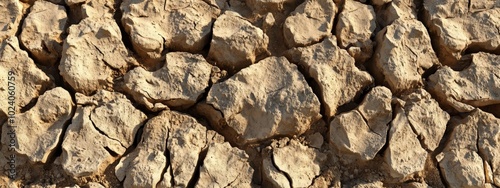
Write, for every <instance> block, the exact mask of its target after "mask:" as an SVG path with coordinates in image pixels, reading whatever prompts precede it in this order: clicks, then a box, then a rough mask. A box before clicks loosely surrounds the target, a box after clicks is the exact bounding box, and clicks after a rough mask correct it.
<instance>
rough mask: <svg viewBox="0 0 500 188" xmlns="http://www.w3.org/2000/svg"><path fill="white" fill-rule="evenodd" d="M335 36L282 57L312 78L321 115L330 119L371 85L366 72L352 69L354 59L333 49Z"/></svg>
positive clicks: (341, 50)
mask: <svg viewBox="0 0 500 188" xmlns="http://www.w3.org/2000/svg"><path fill="white" fill-rule="evenodd" d="M336 41H337V40H336V39H335V37H329V38H326V39H325V40H323V42H321V43H318V44H314V45H311V46H308V47H299V48H293V49H290V50H289V51H288V52H286V53H285V56H286V57H287V58H288V59H289V60H290V61H291V62H293V63H296V64H297V65H299V67H301V68H302V69H303V70H304V72H305V73H306V74H307V76H308V77H312V78H313V79H314V81H315V82H316V84H317V85H318V86H319V89H320V91H321V96H320V98H321V100H322V101H323V105H324V108H325V109H324V110H325V114H326V115H327V116H328V117H333V116H334V115H335V114H336V112H337V108H338V107H339V106H342V105H344V104H347V103H349V102H351V101H352V100H355V99H357V98H359V95H360V94H361V92H362V91H363V90H364V89H366V88H368V86H369V85H371V84H372V83H373V78H372V77H371V76H370V74H369V73H368V72H365V71H361V70H359V69H358V68H357V67H356V66H355V61H354V58H352V57H351V56H350V55H349V53H348V52H347V51H346V50H344V49H341V48H339V47H338V46H337V42H336Z"/></svg>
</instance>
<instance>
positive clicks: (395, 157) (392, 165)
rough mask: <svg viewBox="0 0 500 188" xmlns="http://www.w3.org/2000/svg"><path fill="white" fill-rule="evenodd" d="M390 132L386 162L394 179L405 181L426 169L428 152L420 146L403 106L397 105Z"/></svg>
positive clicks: (385, 154)
mask: <svg viewBox="0 0 500 188" xmlns="http://www.w3.org/2000/svg"><path fill="white" fill-rule="evenodd" d="M395 114H396V115H395V117H394V119H393V120H392V122H391V128H390V130H389V139H388V147H387V149H386V150H385V152H384V161H385V163H386V164H387V165H388V166H389V173H390V175H391V176H392V177H393V178H397V179H399V180H400V181H404V180H405V179H407V178H411V176H412V175H414V174H416V173H419V172H421V171H423V170H424V168H425V161H426V159H427V152H426V151H425V150H424V149H423V148H422V146H421V145H420V141H419V140H418V138H417V135H416V134H415V133H414V132H413V130H412V128H411V125H410V122H409V120H408V118H407V116H406V115H405V110H404V109H403V108H402V106H401V104H397V106H396V109H395Z"/></svg>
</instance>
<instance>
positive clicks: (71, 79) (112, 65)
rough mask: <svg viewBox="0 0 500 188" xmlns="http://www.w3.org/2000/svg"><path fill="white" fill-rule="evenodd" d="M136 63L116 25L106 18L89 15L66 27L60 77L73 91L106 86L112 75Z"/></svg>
mask: <svg viewBox="0 0 500 188" xmlns="http://www.w3.org/2000/svg"><path fill="white" fill-rule="evenodd" d="M133 64H137V62H136V61H135V60H134V59H133V58H132V56H131V54H129V52H128V50H127V48H125V45H124V44H123V42H122V36H121V32H120V28H119V27H118V25H117V24H116V22H115V20H113V19H112V18H108V17H101V18H97V17H91V18H86V19H83V20H82V21H80V23H78V24H77V25H72V26H71V27H70V28H69V35H68V37H67V38H66V40H65V41H64V45H63V52H62V58H61V62H60V65H59V71H60V74H61V76H62V77H63V78H64V81H66V82H67V83H68V84H69V85H71V87H72V88H73V89H75V90H76V91H77V92H80V93H83V94H86V95H89V94H92V93H94V92H96V91H97V90H99V89H109V88H111V87H112V85H113V83H114V77H115V75H123V74H124V73H125V71H126V70H127V69H128V68H129V67H130V66H131V65H133Z"/></svg>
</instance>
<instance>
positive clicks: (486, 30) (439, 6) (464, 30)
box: [423, 0, 500, 67]
mask: <svg viewBox="0 0 500 188" xmlns="http://www.w3.org/2000/svg"><path fill="white" fill-rule="evenodd" d="M423 8H424V20H425V24H426V25H427V27H428V28H429V31H430V33H431V34H432V37H433V40H434V41H435V43H436V46H437V47H436V49H437V53H438V54H439V59H440V61H441V62H442V63H443V64H444V65H448V66H451V67H454V66H456V65H457V62H458V60H460V59H461V57H462V55H464V54H465V53H467V51H471V52H478V51H483V52H491V53H497V54H498V53H500V30H499V29H498V26H499V25H500V19H499V18H500V1H494V0H485V1H475V0H458V1H449V0H424V3H423Z"/></svg>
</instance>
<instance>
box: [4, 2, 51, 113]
mask: <svg viewBox="0 0 500 188" xmlns="http://www.w3.org/2000/svg"><path fill="white" fill-rule="evenodd" d="M0 7H1V6H0ZM0 75H2V76H1V77H0V84H1V85H0V91H1V92H0V97H1V98H2V99H3V100H0V117H1V116H2V114H3V115H7V113H8V111H9V110H8V107H9V106H11V105H10V104H9V103H8V102H9V100H7V99H8V97H9V92H8V91H14V93H13V97H14V99H15V100H14V103H15V104H14V108H15V109H14V111H16V112H17V113H19V112H20V111H21V108H22V107H25V106H26V105H27V104H29V103H30V101H32V100H34V99H36V98H37V97H38V96H39V95H40V94H42V93H43V92H45V90H47V89H49V88H50V87H52V85H53V84H52V83H51V80H50V78H49V77H48V76H47V75H46V74H45V73H44V72H43V71H42V70H40V69H39V68H38V67H37V66H36V65H35V63H34V62H33V60H32V59H30V57H29V56H28V53H27V52H25V51H23V50H21V48H19V42H18V40H17V38H16V37H10V38H7V39H5V40H3V41H2V42H1V43H0ZM9 77H10V78H9ZM9 83H10V84H9ZM9 87H10V89H9ZM11 98H12V97H11ZM0 121H1V119H0Z"/></svg>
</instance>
